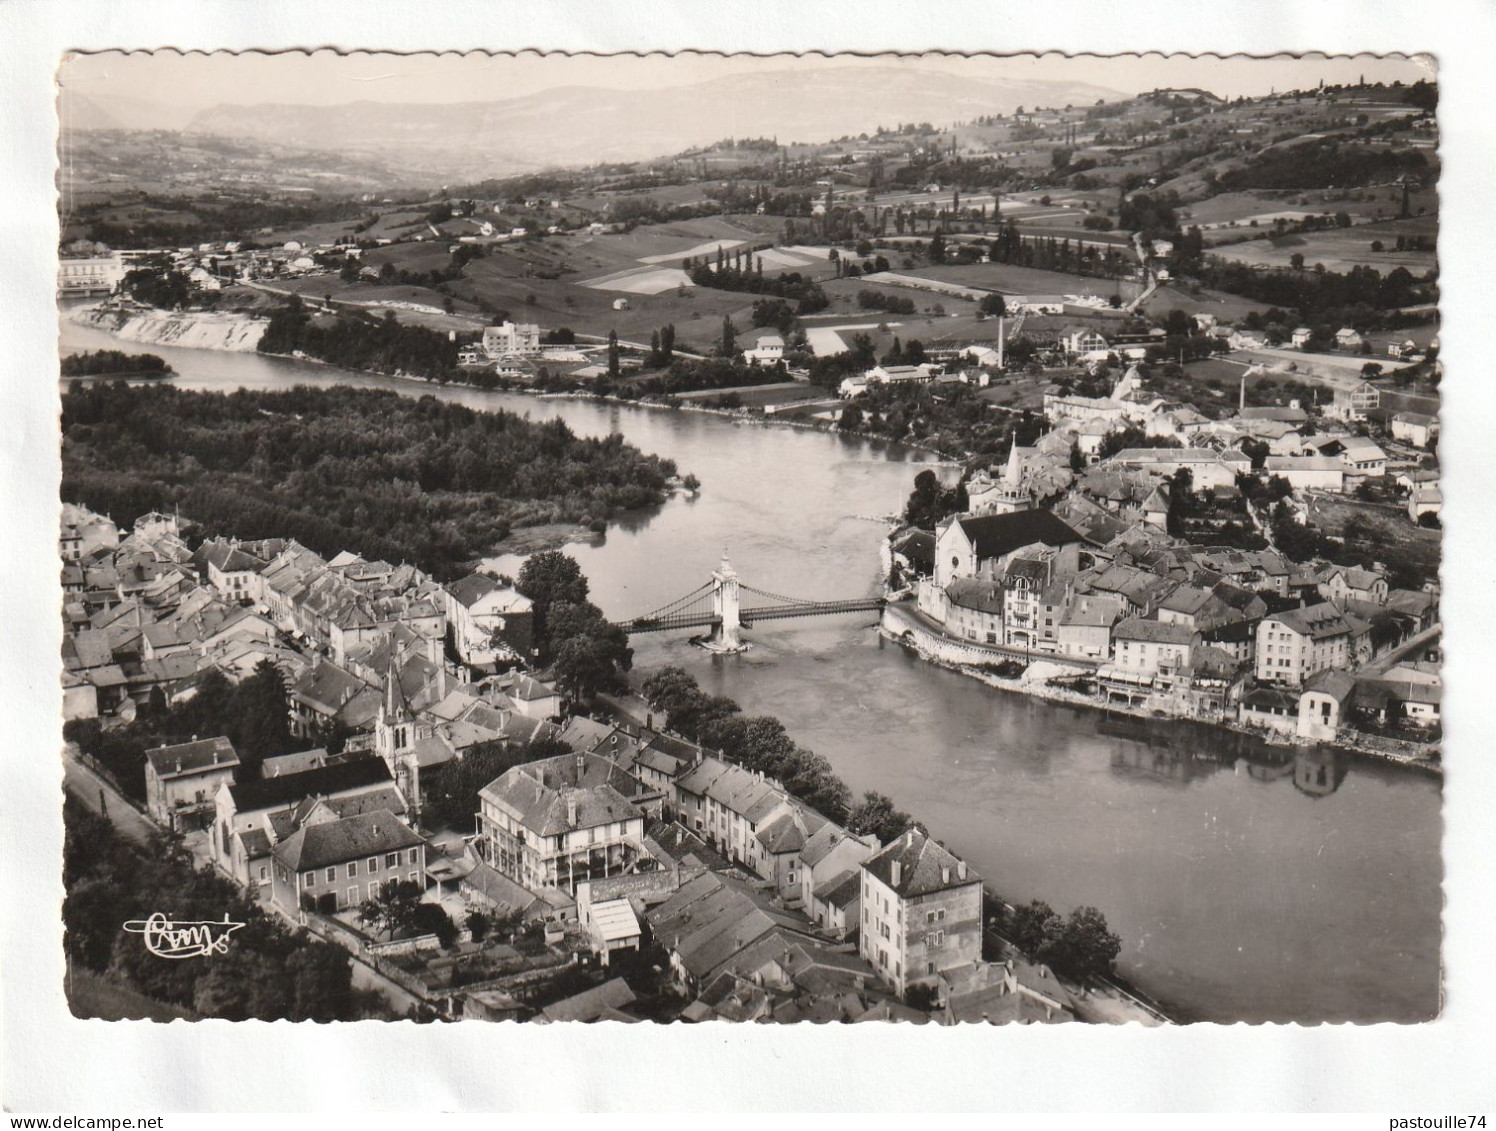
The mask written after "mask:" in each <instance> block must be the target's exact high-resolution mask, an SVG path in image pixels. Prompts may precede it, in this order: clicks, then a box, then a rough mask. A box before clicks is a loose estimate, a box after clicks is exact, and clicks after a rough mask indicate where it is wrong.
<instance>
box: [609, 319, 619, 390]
mask: <svg viewBox="0 0 1496 1131" xmlns="http://www.w3.org/2000/svg"><path fill="white" fill-rule="evenodd" d="M618 374H619V364H618V331H617V330H609V331H608V377H609V378H610V379H612V380H616V379H617V377H618Z"/></svg>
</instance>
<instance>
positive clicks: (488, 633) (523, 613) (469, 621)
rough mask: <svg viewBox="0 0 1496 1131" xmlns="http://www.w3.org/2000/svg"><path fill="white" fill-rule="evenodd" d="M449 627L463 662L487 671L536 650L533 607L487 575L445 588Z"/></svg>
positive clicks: (474, 574)
mask: <svg viewBox="0 0 1496 1131" xmlns="http://www.w3.org/2000/svg"><path fill="white" fill-rule="evenodd" d="M446 595H447V602H446V603H447V609H446V612H447V623H448V624H450V625H451V626H452V639H453V643H454V645H455V646H456V648H457V654H458V656H459V657H461V659H462V662H463V663H465V664H468V665H470V666H472V667H488V666H490V665H492V664H494V663H496V662H497V661H498V660H499V659H501V658H523V657H526V656H528V655H529V654H530V649H531V648H532V647H533V644H534V640H533V631H534V626H533V621H534V612H533V605H532V603H531V601H530V599H529V598H528V597H526V596H525V595H524V594H522V593H520V592H518V591H517V590H515V589H513V588H511V587H509V586H506V585H501V584H499V582H498V581H496V580H494V579H493V578H492V577H489V576H488V575H487V574H484V573H473V574H469V575H468V576H467V577H464V578H462V579H461V580H460V581H454V582H452V583H451V584H450V585H448V586H447V587H446Z"/></svg>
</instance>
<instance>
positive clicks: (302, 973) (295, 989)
mask: <svg viewBox="0 0 1496 1131" xmlns="http://www.w3.org/2000/svg"><path fill="white" fill-rule="evenodd" d="M303 942H304V945H303V946H301V947H300V948H299V949H297V950H294V951H292V952H291V954H290V955H289V956H287V958H286V975H287V977H288V978H289V980H290V984H291V1020H292V1021H337V1020H340V1019H342V1018H343V1017H344V1016H345V1014H346V1003H347V999H348V994H349V992H350V990H352V988H353V970H352V968H351V966H350V965H349V962H348V955H347V954H346V953H344V951H343V950H342V948H341V947H336V946H332V945H329V944H328V943H323V942H314V941H312V939H311V938H310V937H304V939H303Z"/></svg>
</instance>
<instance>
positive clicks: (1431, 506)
mask: <svg viewBox="0 0 1496 1131" xmlns="http://www.w3.org/2000/svg"><path fill="white" fill-rule="evenodd" d="M1443 509H1444V495H1443V493H1442V492H1440V490H1439V488H1438V486H1437V485H1435V486H1425V487H1415V488H1413V490H1412V491H1411V492H1410V493H1409V495H1408V517H1409V518H1411V519H1412V520H1413V521H1414V522H1417V521H1418V520H1419V519H1420V518H1422V517H1423V516H1424V515H1426V514H1431V515H1433V516H1434V517H1435V518H1437V517H1438V516H1439V512H1440V511H1442V510H1443Z"/></svg>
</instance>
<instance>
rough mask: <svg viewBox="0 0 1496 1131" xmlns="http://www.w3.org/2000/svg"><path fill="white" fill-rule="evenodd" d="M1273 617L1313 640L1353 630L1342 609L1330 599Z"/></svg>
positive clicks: (1275, 614) (1276, 614) (1288, 610)
mask: <svg viewBox="0 0 1496 1131" xmlns="http://www.w3.org/2000/svg"><path fill="white" fill-rule="evenodd" d="M1271 619H1272V620H1275V621H1277V622H1278V623H1279V624H1281V625H1283V626H1284V627H1285V628H1290V629H1292V630H1293V631H1294V632H1297V633H1298V634H1299V635H1300V636H1307V637H1309V638H1310V639H1311V640H1325V639H1328V638H1329V637H1331V636H1340V635H1343V634H1346V633H1349V632H1350V631H1351V626H1350V624H1349V623H1348V622H1347V621H1346V619H1345V617H1344V616H1342V615H1341V613H1340V610H1339V609H1337V608H1336V607H1335V606H1334V605H1332V604H1330V603H1329V602H1328V601H1322V602H1320V603H1319V604H1317V605H1310V606H1309V607H1307V608H1301V609H1287V610H1285V611H1284V612H1281V613H1274V614H1273V616H1272V617H1271Z"/></svg>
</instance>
